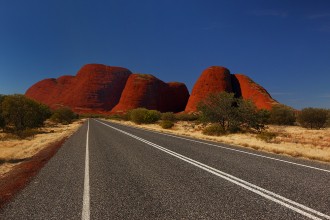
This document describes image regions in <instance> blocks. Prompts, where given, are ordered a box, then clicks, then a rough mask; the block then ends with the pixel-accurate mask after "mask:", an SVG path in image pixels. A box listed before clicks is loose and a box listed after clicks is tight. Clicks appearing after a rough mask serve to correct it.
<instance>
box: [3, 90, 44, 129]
mask: <svg viewBox="0 0 330 220" xmlns="http://www.w3.org/2000/svg"><path fill="white" fill-rule="evenodd" d="M2 116H3V118H4V122H5V126H6V127H10V128H12V129H13V130H14V132H19V131H23V130H25V129H27V128H37V127H41V126H43V123H44V121H45V120H46V119H47V118H49V116H50V110H49V108H48V107H47V106H45V105H43V104H40V103H38V102H36V101H34V100H31V99H28V98H26V97H25V96H24V95H9V96H6V97H5V98H4V99H3V101H2Z"/></svg>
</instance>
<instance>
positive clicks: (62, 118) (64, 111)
mask: <svg viewBox="0 0 330 220" xmlns="http://www.w3.org/2000/svg"><path fill="white" fill-rule="evenodd" d="M76 118H77V115H76V114H75V113H74V112H73V111H72V110H71V109H70V108H67V107H63V108H59V109H56V110H55V111H54V112H53V114H52V116H51V118H50V119H51V120H52V121H54V122H57V123H61V124H70V123H71V122H72V121H73V120H74V119H76Z"/></svg>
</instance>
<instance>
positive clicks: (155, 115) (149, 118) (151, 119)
mask: <svg viewBox="0 0 330 220" xmlns="http://www.w3.org/2000/svg"><path fill="white" fill-rule="evenodd" d="M161 116H162V114H161V113H160V112H159V111H156V110H148V111H147V115H146V117H145V123H146V124H152V123H155V122H157V121H158V120H160V118H161Z"/></svg>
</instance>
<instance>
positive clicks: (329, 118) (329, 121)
mask: <svg viewBox="0 0 330 220" xmlns="http://www.w3.org/2000/svg"><path fill="white" fill-rule="evenodd" d="M325 126H326V127H327V128H330V110H329V109H328V117H327V122H326V125H325Z"/></svg>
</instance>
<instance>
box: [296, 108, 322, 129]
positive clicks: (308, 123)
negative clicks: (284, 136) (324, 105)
mask: <svg viewBox="0 0 330 220" xmlns="http://www.w3.org/2000/svg"><path fill="white" fill-rule="evenodd" d="M297 120H298V122H299V124H300V125H301V126H302V127H305V128H310V129H313V128H315V129H320V128H324V127H325V126H326V123H327V120H328V110H326V109H321V108H304V109H302V110H301V112H300V113H299V114H298V117H297Z"/></svg>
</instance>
